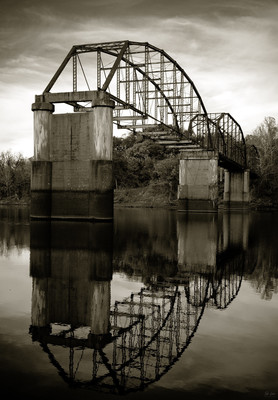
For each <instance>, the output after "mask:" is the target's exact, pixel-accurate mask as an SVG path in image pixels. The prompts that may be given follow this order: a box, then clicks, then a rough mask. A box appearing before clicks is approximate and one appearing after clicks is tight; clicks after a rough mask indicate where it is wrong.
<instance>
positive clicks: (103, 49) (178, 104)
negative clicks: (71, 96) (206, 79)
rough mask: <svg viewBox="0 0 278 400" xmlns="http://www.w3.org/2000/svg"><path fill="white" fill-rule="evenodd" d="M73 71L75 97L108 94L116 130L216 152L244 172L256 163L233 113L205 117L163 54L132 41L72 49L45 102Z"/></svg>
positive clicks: (180, 72)
mask: <svg viewBox="0 0 278 400" xmlns="http://www.w3.org/2000/svg"><path fill="white" fill-rule="evenodd" d="M70 60H71V62H72V65H71V67H70V63H69V61H70ZM69 68H70V69H71V74H72V91H73V92H77V91H84V90H85V91H90V90H102V91H106V92H108V93H109V94H110V97H111V99H113V100H114V101H115V105H116V106H115V111H114V123H115V124H116V126H117V128H118V129H125V130H129V131H131V132H134V133H141V134H142V135H144V136H146V137H150V138H152V139H154V140H158V141H159V143H160V144H164V145H166V146H169V147H172V148H178V149H181V150H185V151H186V150H187V149H188V150H192V149H196V148H197V149H198V148H203V149H208V150H214V151H217V152H218V154H219V160H220V164H221V162H222V164H224V165H225V163H228V164H229V163H230V164H231V165H234V167H236V168H240V169H242V168H243V169H244V168H246V167H249V168H250V167H251V168H252V166H253V165H254V164H255V162H256V158H257V156H258V154H257V152H256V149H255V148H254V147H253V146H251V147H248V148H247V146H246V143H245V139H244V135H243V132H242V129H241V127H240V125H239V124H238V122H237V121H236V120H235V119H234V118H233V117H232V116H231V115H230V114H229V113H214V114H209V113H207V110H206V108H205V105H204V102H203V100H202V98H201V96H200V94H199V92H198V90H197V88H196V86H195V85H194V83H193V81H192V80H191V79H190V78H189V76H188V75H187V74H186V72H185V71H184V69H183V68H182V67H181V66H180V65H179V64H178V63H177V62H176V61H175V60H174V59H173V58H172V57H171V56H169V55H168V54H167V53H166V52H165V51H164V50H161V49H159V48H157V47H155V46H153V45H151V44H149V43H142V42H133V41H117V42H108V43H95V44H83V45H76V46H73V47H72V49H71V50H70V52H69V53H68V55H67V56H66V58H65V59H64V61H63V62H62V64H61V65H60V67H59V68H58V70H57V72H56V73H55V75H54V76H53V78H52V79H51V81H50V82H49V84H48V85H47V87H46V88H45V90H44V93H43V95H46V97H47V94H48V93H49V92H50V90H51V89H52V88H53V86H54V85H55V84H56V82H57V81H58V80H59V79H58V78H60V75H63V74H62V73H63V71H64V70H66V69H69ZM68 104H69V105H71V106H73V108H74V111H80V110H83V111H86V110H90V107H91V104H90V103H87V104H84V103H80V102H79V103H77V102H68ZM230 164H229V165H230Z"/></svg>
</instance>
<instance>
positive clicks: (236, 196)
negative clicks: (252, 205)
mask: <svg viewBox="0 0 278 400" xmlns="http://www.w3.org/2000/svg"><path fill="white" fill-rule="evenodd" d="M249 201H250V171H249V170H245V171H236V172H235V171H228V170H225V179H224V196H223V203H224V207H228V208H245V207H247V206H248V204H249Z"/></svg>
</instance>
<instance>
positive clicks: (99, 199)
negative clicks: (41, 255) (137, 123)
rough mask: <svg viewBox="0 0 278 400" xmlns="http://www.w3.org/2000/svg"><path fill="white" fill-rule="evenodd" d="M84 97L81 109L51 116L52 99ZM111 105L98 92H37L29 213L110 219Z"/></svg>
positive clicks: (55, 216) (32, 214)
mask: <svg viewBox="0 0 278 400" xmlns="http://www.w3.org/2000/svg"><path fill="white" fill-rule="evenodd" d="M46 100H47V101H48V102H47V101H46ZM85 100H86V101H88V100H89V101H91V104H92V107H91V108H87V109H84V111H83V112H75V113H69V114H53V115H52V112H53V111H54V107H53V105H52V103H51V102H59V103H62V102H73V101H74V102H79V101H85ZM113 108H114V102H113V101H111V100H110V97H109V95H108V94H107V93H106V92H102V91H92V92H68V93H55V94H51V93H45V94H44V95H42V96H36V103H34V104H33V106H32V110H33V111H34V161H33V163H32V187H31V190H32V202H31V217H33V218H52V219H61V220H63V219H79V220H111V219H112V218H113V194H114V179H113V166H112V150H113Z"/></svg>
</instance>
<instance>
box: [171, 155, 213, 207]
mask: <svg viewBox="0 0 278 400" xmlns="http://www.w3.org/2000/svg"><path fill="white" fill-rule="evenodd" d="M217 199H218V156H217V155H216V154H215V152H213V151H207V150H198V151H186V152H181V155H180V164H179V187H178V209H179V210H188V211H217Z"/></svg>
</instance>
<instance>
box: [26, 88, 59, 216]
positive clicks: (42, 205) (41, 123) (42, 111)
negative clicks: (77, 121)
mask: <svg viewBox="0 0 278 400" xmlns="http://www.w3.org/2000/svg"><path fill="white" fill-rule="evenodd" d="M40 97H41V96H36V102H35V103H34V104H32V111H34V160H33V162H32V174H31V216H32V215H35V216H37V217H39V218H40V217H42V218H49V217H50V215H51V181H52V163H51V160H50V146H51V121H52V113H53V111H54V106H53V104H51V103H47V102H43V99H40ZM40 100H41V101H40Z"/></svg>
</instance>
